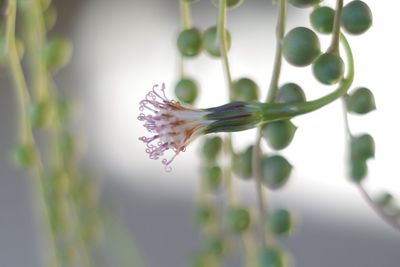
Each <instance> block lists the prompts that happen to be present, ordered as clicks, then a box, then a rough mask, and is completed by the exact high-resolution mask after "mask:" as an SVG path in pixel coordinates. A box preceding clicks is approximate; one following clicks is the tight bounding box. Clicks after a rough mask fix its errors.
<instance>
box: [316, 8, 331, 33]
mask: <svg viewBox="0 0 400 267" xmlns="http://www.w3.org/2000/svg"><path fill="white" fill-rule="evenodd" d="M334 19H335V10H334V9H333V8H331V7H328V6H322V7H317V8H316V9H314V10H313V12H312V13H311V15H310V22H311V25H312V26H313V28H314V29H315V30H316V31H318V32H320V33H331V32H332V30H333V21H334Z"/></svg>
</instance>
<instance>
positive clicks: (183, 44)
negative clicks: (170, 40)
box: [177, 28, 202, 57]
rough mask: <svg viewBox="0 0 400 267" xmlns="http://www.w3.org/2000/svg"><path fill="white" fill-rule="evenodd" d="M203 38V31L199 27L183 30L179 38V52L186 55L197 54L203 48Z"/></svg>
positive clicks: (192, 55)
mask: <svg viewBox="0 0 400 267" xmlns="http://www.w3.org/2000/svg"><path fill="white" fill-rule="evenodd" d="M201 39H202V36H201V32H200V31H199V30H198V29H197V28H191V29H187V30H183V31H181V32H180V33H179V36H178V40H177V46H178V50H179V52H180V53H181V54H182V56H185V57H194V56H197V55H198V54H199V53H200V51H201V48H202V45H201V43H202V41H201Z"/></svg>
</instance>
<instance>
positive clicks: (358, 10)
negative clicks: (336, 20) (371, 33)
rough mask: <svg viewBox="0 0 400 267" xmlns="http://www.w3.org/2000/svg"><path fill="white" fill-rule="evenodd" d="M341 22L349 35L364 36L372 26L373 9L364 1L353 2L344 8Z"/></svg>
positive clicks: (356, 0)
mask: <svg viewBox="0 0 400 267" xmlns="http://www.w3.org/2000/svg"><path fill="white" fill-rule="evenodd" d="M341 22H342V26H343V28H344V29H345V30H346V31H347V32H348V33H350V34H355V35H357V34H362V33H364V32H366V31H367V30H368V29H369V28H370V27H371V25H372V12H371V9H370V8H369V6H368V5H367V4H366V3H365V2H363V1H359V0H355V1H352V2H350V3H348V4H347V5H345V6H344V8H343V12H342V21H341Z"/></svg>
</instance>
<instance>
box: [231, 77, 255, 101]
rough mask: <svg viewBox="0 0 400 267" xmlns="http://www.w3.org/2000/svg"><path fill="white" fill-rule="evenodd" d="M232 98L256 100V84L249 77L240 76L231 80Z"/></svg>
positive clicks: (236, 99)
mask: <svg viewBox="0 0 400 267" xmlns="http://www.w3.org/2000/svg"><path fill="white" fill-rule="evenodd" d="M232 86H233V98H234V100H235V101H253V100H258V92H259V90H260V89H259V87H258V85H257V84H256V83H255V82H254V81H253V80H251V79H248V78H241V79H239V80H236V81H234V82H233V85H232Z"/></svg>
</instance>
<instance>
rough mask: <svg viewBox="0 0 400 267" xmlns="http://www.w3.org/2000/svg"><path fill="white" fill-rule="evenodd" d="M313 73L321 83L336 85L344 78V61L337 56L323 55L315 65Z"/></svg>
mask: <svg viewBox="0 0 400 267" xmlns="http://www.w3.org/2000/svg"><path fill="white" fill-rule="evenodd" d="M313 73H314V76H315V78H317V80H318V81H320V82H321V83H323V84H326V85H331V84H335V83H337V82H339V81H340V80H341V79H342V78H343V74H344V63H343V60H342V59H341V58H340V56H339V55H336V54H332V53H325V54H322V55H320V56H319V57H318V58H317V60H316V61H315V62H314V64H313Z"/></svg>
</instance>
